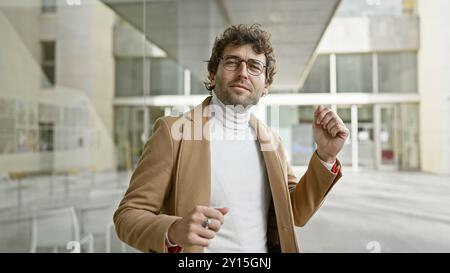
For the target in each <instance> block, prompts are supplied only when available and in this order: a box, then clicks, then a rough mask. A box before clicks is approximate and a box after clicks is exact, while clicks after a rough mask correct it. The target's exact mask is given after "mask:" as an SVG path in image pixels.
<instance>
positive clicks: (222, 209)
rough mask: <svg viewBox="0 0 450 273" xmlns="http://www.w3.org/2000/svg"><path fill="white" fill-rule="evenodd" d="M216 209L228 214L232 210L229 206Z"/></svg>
mask: <svg viewBox="0 0 450 273" xmlns="http://www.w3.org/2000/svg"><path fill="white" fill-rule="evenodd" d="M216 210H218V211H220V212H221V213H222V214H223V215H225V214H227V213H228V212H229V211H230V209H229V208H216Z"/></svg>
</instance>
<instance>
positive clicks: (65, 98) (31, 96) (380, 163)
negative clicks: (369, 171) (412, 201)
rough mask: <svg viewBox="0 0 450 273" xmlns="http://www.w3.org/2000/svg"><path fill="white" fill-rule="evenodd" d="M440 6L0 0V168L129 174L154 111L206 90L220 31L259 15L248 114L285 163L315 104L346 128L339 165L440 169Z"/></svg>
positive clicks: (299, 157)
mask: <svg viewBox="0 0 450 273" xmlns="http://www.w3.org/2000/svg"><path fill="white" fill-rule="evenodd" d="M449 5H450V3H448V1H446V0H434V1H424V0H416V1H413V0H342V1H339V0H317V1H303V0H298V1H293V0H281V1H238V0H232V1H208V0H190V1H181V0H176V1H144V0H104V1H100V0H24V1H21V2H20V4H19V3H17V1H13V0H2V1H0V37H1V39H0V45H1V46H0V172H2V173H5V174H10V173H17V172H20V173H35V172H61V171H66V172H67V171H82V170H86V169H88V170H104V169H115V168H119V169H128V170H131V169H133V167H134V165H135V164H136V162H137V160H138V158H139V155H140V153H141V151H142V147H143V144H144V143H145V141H146V139H147V138H148V136H149V135H150V134H151V129H152V125H153V123H154V121H155V120H156V119H157V118H158V117H160V116H163V115H176V114H179V113H181V112H184V111H186V110H188V109H190V108H192V107H193V106H194V105H196V104H197V103H199V102H201V100H202V99H203V98H204V97H206V95H207V92H206V90H205V89H204V87H203V85H202V81H203V80H204V79H205V77H206V64H205V62H204V61H205V60H207V59H208V58H209V55H210V51H211V47H212V43H213V42H214V38H215V36H216V35H217V34H219V33H221V32H222V31H223V29H224V28H225V27H226V26H227V25H229V24H236V23H255V22H257V23H261V24H262V25H263V27H265V28H266V29H268V30H269V31H270V32H271V33H272V40H273V43H274V46H275V50H276V54H277V57H278V66H279V70H278V73H277V75H276V80H275V82H274V84H273V86H272V89H271V93H270V95H269V96H267V97H265V98H263V99H262V100H261V102H260V105H258V107H257V108H256V109H255V112H256V114H257V115H258V116H259V118H261V119H262V120H264V121H266V122H267V123H268V124H269V125H271V126H272V127H274V128H275V129H277V130H278V131H279V134H280V135H281V137H282V138H283V142H284V146H285V149H286V152H287V155H288V158H289V160H290V161H291V163H292V164H293V165H305V164H307V161H308V159H309V157H310V155H311V153H312V152H313V151H314V142H313V138H312V131H311V127H310V124H311V120H312V112H313V110H314V106H316V105H318V104H325V105H329V106H330V107H332V108H334V109H336V111H337V112H338V113H339V114H340V116H341V117H342V118H343V120H344V122H345V123H346V124H347V126H348V127H349V129H350V130H351V137H350V139H349V141H348V142H347V143H346V145H345V148H344V151H343V153H342V156H341V159H342V162H343V163H344V164H345V165H348V166H352V167H353V170H355V171H357V170H358V168H375V169H398V170H423V171H427V172H433V173H438V174H449V173H450V171H449V168H448V167H447V166H448V165H449V163H450V123H449V122H448V116H449V114H450V78H449V77H445V75H447V74H448V73H446V72H450V65H449V64H448V62H446V61H445V60H447V59H449V57H450V56H448V55H449V54H450V53H448V52H447V51H446V50H445V49H446V48H448V47H446V46H445V45H450V35H445V28H442V27H440V26H445V25H446V23H447V22H448V21H449V20H450V19H448V16H446V14H445V12H442V11H443V10H444V11H445V10H449V9H448V8H450V6H449ZM446 8H447V9H446ZM439 29H440V30H441V31H437V30H439Z"/></svg>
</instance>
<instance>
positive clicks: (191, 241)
mask: <svg viewBox="0 0 450 273" xmlns="http://www.w3.org/2000/svg"><path fill="white" fill-rule="evenodd" d="M228 211H229V209H228V208H211V207H205V206H196V207H195V208H194V209H193V210H192V211H191V212H190V213H189V214H188V215H186V216H185V217H183V218H182V219H179V220H177V221H175V222H174V223H173V224H172V225H171V226H170V228H169V231H168V237H169V241H170V242H171V243H174V244H177V245H179V246H181V247H190V246H201V247H207V246H208V244H209V240H211V239H212V238H214V236H216V233H217V232H218V231H219V229H220V227H221V226H222V224H223V221H224V215H225V214H227V213H228ZM206 218H208V219H210V225H209V227H208V228H205V227H203V226H202V223H203V222H204V221H205V219H206Z"/></svg>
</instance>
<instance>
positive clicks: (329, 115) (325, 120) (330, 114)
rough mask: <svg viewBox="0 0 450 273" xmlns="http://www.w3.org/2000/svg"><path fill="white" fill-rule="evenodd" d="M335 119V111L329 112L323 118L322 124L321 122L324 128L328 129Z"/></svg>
mask: <svg viewBox="0 0 450 273" xmlns="http://www.w3.org/2000/svg"><path fill="white" fill-rule="evenodd" d="M334 117H335V115H334V112H333V111H330V112H328V113H327V114H326V115H325V117H324V118H323V120H322V122H321V124H322V127H323V128H324V129H326V128H327V125H328V123H329V122H330V121H331V120H333V119H334Z"/></svg>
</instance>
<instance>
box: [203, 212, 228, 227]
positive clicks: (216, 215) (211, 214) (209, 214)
mask: <svg viewBox="0 0 450 273" xmlns="http://www.w3.org/2000/svg"><path fill="white" fill-rule="evenodd" d="M203 214H204V215H205V217H208V218H211V219H217V220H219V221H220V223H221V224H222V223H223V220H224V217H223V214H222V213H221V212H220V211H219V210H216V209H214V208H206V209H205V210H204V211H203Z"/></svg>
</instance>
